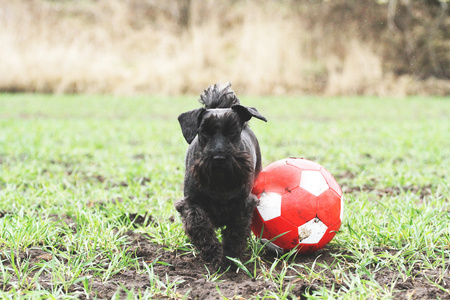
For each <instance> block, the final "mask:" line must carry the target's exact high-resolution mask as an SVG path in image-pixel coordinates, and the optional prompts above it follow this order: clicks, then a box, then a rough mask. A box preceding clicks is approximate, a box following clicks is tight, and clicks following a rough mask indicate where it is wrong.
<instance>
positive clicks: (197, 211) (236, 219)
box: [175, 84, 267, 267]
mask: <svg viewBox="0 0 450 300" xmlns="http://www.w3.org/2000/svg"><path fill="white" fill-rule="evenodd" d="M200 102H201V103H202V104H204V107H202V108H199V109H195V110H192V111H188V112H186V113H183V114H181V115H180V116H179V117H178V121H179V122H180V126H181V130H182V133H183V136H184V138H185V139H186V141H187V142H188V144H189V148H188V150H187V154H186V174H185V179H184V199H182V200H180V201H178V202H177V203H176V204H175V207H176V209H177V210H178V212H179V213H180V214H181V218H182V220H183V225H184V229H185V231H186V234H187V235H188V236H189V238H190V239H191V242H192V244H193V245H194V246H195V247H196V249H197V250H198V251H199V252H200V254H201V257H202V258H203V259H204V260H205V261H206V262H209V263H212V264H213V265H215V266H223V267H226V266H229V265H230V261H229V260H228V259H226V257H233V258H239V257H240V256H241V254H242V253H243V251H244V250H245V247H246V243H247V238H248V237H249V235H250V223H251V218H252V213H253V210H254V208H255V205H256V200H257V199H256V197H255V196H253V195H252V194H251V190H252V188H253V184H254V180H255V179H256V177H257V176H258V174H259V172H260V171H261V152H260V149H259V144H258V140H257V139H256V137H255V135H254V134H253V132H252V131H251V130H250V128H249V127H248V124H247V121H249V120H250V119H251V118H252V117H255V118H258V119H260V120H263V121H267V120H266V119H265V118H264V117H263V116H262V115H261V114H260V113H259V112H258V111H257V110H256V109H255V108H251V107H244V106H242V105H240V102H239V99H238V98H237V97H236V95H235V94H234V92H233V90H232V89H231V84H227V85H220V84H216V85H214V86H210V87H209V88H207V89H206V90H205V91H204V92H203V94H202V95H201V96H200ZM216 228H223V230H222V239H223V241H222V244H221V243H220V242H219V240H218V239H217V236H216V234H215V229H216Z"/></svg>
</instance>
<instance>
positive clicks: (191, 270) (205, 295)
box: [0, 186, 450, 299]
mask: <svg viewBox="0 0 450 300" xmlns="http://www.w3.org/2000/svg"><path fill="white" fill-rule="evenodd" d="M344 190H345V192H346V193H358V192H361V191H363V190H368V191H371V192H374V190H375V189H374V188H373V187H371V186H363V187H346V188H345V189H344ZM405 190H409V191H411V192H414V193H418V194H421V195H422V194H423V196H429V195H430V194H431V192H430V187H428V186H425V187H402V188H401V189H393V188H388V189H384V190H376V194H377V195H378V194H379V195H393V194H398V193H400V192H402V191H405ZM4 215H5V213H4V212H0V218H1V217H3V216H4ZM53 217H54V218H57V217H56V216H53ZM129 217H130V218H132V219H134V223H135V224H140V225H144V226H145V225H146V223H148V222H149V220H151V219H152V217H151V216H146V215H137V214H133V215H130V216H129ZM63 221H64V222H65V223H66V224H68V225H69V226H70V225H74V226H75V222H74V221H73V220H71V219H70V218H67V219H63ZM169 221H171V222H173V221H174V220H169ZM147 225H148V224H147ZM125 235H126V238H127V239H128V241H129V245H128V247H129V248H128V250H127V251H128V253H131V254H132V255H133V257H135V258H138V261H139V265H140V267H141V270H145V267H144V263H145V264H146V265H153V271H154V274H155V275H157V276H158V277H159V279H160V280H161V281H163V282H167V281H168V282H178V284H177V287H176V294H175V295H174V294H172V295H166V294H164V293H161V294H160V295H158V299H169V298H180V299H181V298H183V295H188V296H187V299H223V297H226V298H228V299H249V298H252V297H255V296H264V295H268V294H269V293H270V291H274V292H276V291H277V288H279V287H277V286H275V284H274V283H273V281H271V280H267V279H265V278H264V276H263V273H262V272H261V270H260V269H258V270H257V272H256V277H255V278H251V277H249V276H248V275H247V274H246V273H245V272H244V271H243V270H239V271H228V272H227V273H224V274H223V275H221V276H220V277H219V278H218V279H217V280H211V278H213V277H214V275H212V274H211V273H214V271H208V269H207V266H205V264H204V262H203V261H202V260H201V259H200V258H198V257H195V254H194V253H193V252H192V251H191V252H176V251H174V252H171V251H167V250H166V248H165V247H164V246H161V245H156V244H154V243H152V242H151V240H150V238H149V237H148V236H146V235H143V234H140V233H136V232H135V231H128V232H126V233H125ZM375 251H376V252H379V253H382V252H388V253H389V254H391V255H395V253H396V252H397V250H394V249H387V248H379V249H375ZM335 255H345V253H343V252H342V250H341V249H333V248H331V247H329V246H327V247H325V248H324V249H323V250H321V251H319V252H317V253H315V254H312V255H307V256H297V257H295V259H294V260H295V262H294V264H293V265H298V264H301V265H306V266H309V267H311V266H312V265H313V264H314V265H315V267H314V270H315V271H316V272H319V273H321V275H322V276H321V278H317V279H312V280H311V281H309V282H307V281H305V280H303V279H301V278H302V277H303V278H310V276H308V270H307V269H303V270H301V269H298V268H299V267H298V268H297V269H290V270H288V271H287V273H286V277H285V280H286V281H285V285H284V287H286V286H287V285H288V284H292V289H291V293H290V294H291V295H293V296H295V297H297V298H298V299H306V295H307V294H311V293H313V292H314V291H316V290H318V289H319V287H325V288H327V289H332V288H334V290H338V289H339V288H340V287H341V286H343V285H344V286H345V283H344V282H343V281H342V280H340V279H339V278H337V276H336V275H335V274H334V273H333V266H335V264H336V262H335V258H334V256H335ZM18 256H19V258H22V259H25V258H26V259H28V260H29V261H30V262H31V263H32V264H36V263H39V262H42V261H49V260H51V259H52V255H51V254H49V252H46V251H44V250H41V249H38V248H33V249H28V250H27V251H25V252H22V253H18ZM348 257H352V256H350V255H349V256H348ZM249 258H250V253H247V257H246V259H244V260H243V261H247V260H248V259H249ZM261 258H262V261H263V262H262V263H263V264H264V265H265V266H266V269H269V268H270V266H271V265H272V263H273V262H274V261H275V260H276V256H275V254H273V253H271V252H267V253H265V254H264V255H263V256H262V257H261ZM3 259H4V258H3ZM98 263H101V262H100V261H99V262H98ZM349 265H351V261H349ZM4 266H6V267H8V266H9V267H10V266H11V265H10V263H9V262H8V261H7V260H4ZM324 266H328V267H324ZM281 267H282V263H280V264H278V265H277V268H279V269H280V268H281ZM447 268H448V267H447ZM350 269H351V268H350ZM369 270H370V268H369ZM302 274H305V276H301V275H302ZM440 274H442V270H441V269H440V268H436V269H434V270H433V269H427V270H423V269H422V270H421V269H419V267H417V268H414V269H413V270H412V271H411V275H412V276H409V277H407V279H406V280H405V281H403V280H402V279H401V276H400V279H397V278H399V275H400V273H399V272H398V271H396V270H390V269H389V268H384V269H382V270H378V271H377V272H374V274H373V276H374V278H375V280H376V281H377V283H378V284H379V285H380V286H385V287H386V288H387V289H389V290H390V289H394V290H397V291H398V292H397V293H396V296H395V299H450V295H449V294H448V291H443V290H441V289H440V288H439V287H437V286H435V285H433V284H432V282H430V279H431V280H434V279H437V278H438V277H439V276H442V275H440ZM446 274H448V270H447V271H446ZM411 278H414V279H411ZM14 279H15V278H14V277H13V278H12V280H13V281H14ZM16 279H17V278H16ZM363 279H367V280H372V279H370V278H369V276H367V278H363ZM396 279H397V280H396ZM443 279H444V280H445V281H450V276H446V278H443ZM89 282H90V286H91V288H92V290H91V292H90V295H89V298H90V299H92V298H93V297H97V298H98V299H110V298H111V297H112V296H113V295H114V294H116V293H117V291H118V289H119V288H121V287H122V288H123V287H125V288H126V289H127V290H134V291H138V290H142V291H144V290H145V289H146V288H149V287H151V284H152V283H151V282H150V280H149V275H148V274H147V273H145V272H142V271H139V270H136V269H133V268H132V269H128V270H126V271H124V272H121V273H119V274H116V275H114V276H113V277H112V278H111V279H109V280H108V281H107V282H102V281H101V279H100V278H97V277H92V278H90V280H89ZM39 284H40V285H41V286H42V287H43V288H46V289H48V290H52V286H51V285H52V278H51V276H50V275H49V274H47V273H45V272H43V273H42V274H41V275H40V277H39ZM392 285H394V286H392ZM11 287H12V286H11V285H6V286H5V285H3V286H2V289H3V290H4V291H7V290H9V289H11ZM172 290H173V289H172ZM77 291H78V292H80V294H79V298H80V299H88V298H87V297H86V294H84V292H83V283H82V282H78V283H75V284H73V285H72V286H71V287H70V289H69V292H77ZM119 293H121V295H120V298H123V297H125V294H124V293H125V292H123V291H121V292H119ZM278 293H279V292H277V294H278ZM287 299H294V297H292V296H290V297H288V298H287Z"/></svg>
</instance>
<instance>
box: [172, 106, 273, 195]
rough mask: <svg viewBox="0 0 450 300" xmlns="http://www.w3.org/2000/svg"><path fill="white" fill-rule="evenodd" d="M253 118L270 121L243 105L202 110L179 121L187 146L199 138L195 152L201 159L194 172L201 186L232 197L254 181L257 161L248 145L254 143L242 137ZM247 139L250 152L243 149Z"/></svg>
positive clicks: (182, 117)
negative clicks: (234, 192) (240, 188)
mask: <svg viewBox="0 0 450 300" xmlns="http://www.w3.org/2000/svg"><path fill="white" fill-rule="evenodd" d="M252 117H255V118H257V119H260V120H263V121H267V120H266V118H264V117H263V116H262V115H261V114H260V113H259V112H258V111H257V110H256V109H255V108H252V107H245V106H242V105H233V106H232V107H231V108H214V109H206V108H199V109H195V110H192V111H188V112H186V113H183V114H181V115H180V116H179V117H178V121H179V122H180V125H181V130H182V132H183V136H184V138H185V139H186V141H187V142H188V144H191V143H192V141H193V140H194V139H195V137H196V136H197V143H198V147H196V151H199V152H200V153H199V157H200V158H199V159H198V160H197V161H196V162H194V165H193V166H192V168H193V169H192V170H191V171H192V173H193V175H194V177H195V178H196V181H197V184H198V185H200V186H204V187H205V188H207V189H214V190H215V191H216V192H220V193H223V192H225V191H229V192H231V193H232V191H233V190H237V189H238V188H239V187H241V186H242V184H245V183H246V182H247V181H248V179H249V178H253V173H254V167H255V166H254V162H255V157H253V156H254V153H249V152H248V147H249V146H248V145H251V144H252V143H253V142H254V141H251V140H249V139H250V138H249V136H248V135H247V136H245V135H244V134H243V131H244V129H245V128H246V126H247V122H248V121H249V120H250V119H251V118H252ZM244 139H245V140H246V141H245V142H246V143H247V146H246V147H247V148H246V147H245V146H244V145H243V144H244V141H243V140H244ZM246 150H247V151H246Z"/></svg>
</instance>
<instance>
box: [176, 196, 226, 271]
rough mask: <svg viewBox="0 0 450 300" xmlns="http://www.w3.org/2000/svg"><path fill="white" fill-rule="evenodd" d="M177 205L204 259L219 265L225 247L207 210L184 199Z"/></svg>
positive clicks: (187, 231) (187, 230)
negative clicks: (187, 202) (188, 203)
mask: <svg viewBox="0 0 450 300" xmlns="http://www.w3.org/2000/svg"><path fill="white" fill-rule="evenodd" d="M175 207H176V209H177V210H178V212H179V213H180V215H181V219H182V221H183V226H184V230H185V232H186V234H187V235H188V237H189V238H190V240H191V242H192V244H193V245H194V247H195V248H196V249H197V250H198V251H199V252H200V256H201V257H202V259H203V260H204V261H206V262H209V263H212V264H213V265H215V266H218V265H219V264H220V263H221V262H222V257H223V249H222V245H221V244H220V242H219V240H218V239H217V237H216V233H215V230H214V226H213V225H212V223H211V221H210V220H209V218H208V216H207V215H206V212H205V211H204V210H203V209H202V208H201V207H200V206H198V205H187V204H186V202H185V200H184V199H183V200H180V201H178V202H177V203H176V204H175Z"/></svg>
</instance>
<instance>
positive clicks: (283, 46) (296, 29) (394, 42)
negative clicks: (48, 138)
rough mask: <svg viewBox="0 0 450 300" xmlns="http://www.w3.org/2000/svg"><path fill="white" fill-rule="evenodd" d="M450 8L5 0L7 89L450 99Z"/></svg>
mask: <svg viewBox="0 0 450 300" xmlns="http://www.w3.org/2000/svg"><path fill="white" fill-rule="evenodd" d="M449 5H450V4H449V2H448V1H447V0H384V1H382V0H378V1H376V0H358V1H354V0H329V1H321V0H279V1H269V0H267V1H263V0H230V1H224V0H223V1H213V0H206V1H202V0H170V1H159V0H59V1H57V0H53V1H51V0H0V91H3V92H41V93H57V94H62V93H89V94H112V95H139V94H152V95H153V94H155V95H180V94H199V93H200V92H201V91H202V90H203V89H204V88H206V87H207V86H208V85H210V84H212V83H215V82H217V81H222V82H225V81H231V82H232V83H233V88H234V90H236V91H237V92H238V93H244V94H248V95H268V94H270V95H303V94H317V95H380V96H385V95H400V96H404V95H412V94H414V95H417V94H421V95H449V94H450V18H449V13H448V11H449Z"/></svg>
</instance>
